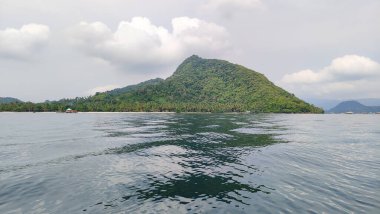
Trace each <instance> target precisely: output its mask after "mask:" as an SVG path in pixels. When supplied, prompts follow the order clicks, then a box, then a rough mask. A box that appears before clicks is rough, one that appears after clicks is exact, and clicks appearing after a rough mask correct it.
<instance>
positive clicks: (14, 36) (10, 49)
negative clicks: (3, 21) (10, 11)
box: [0, 24, 50, 59]
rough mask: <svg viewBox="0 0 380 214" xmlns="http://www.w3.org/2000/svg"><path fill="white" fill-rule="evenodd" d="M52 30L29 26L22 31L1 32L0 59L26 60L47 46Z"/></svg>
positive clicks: (10, 29) (7, 29)
mask: <svg viewBox="0 0 380 214" xmlns="http://www.w3.org/2000/svg"><path fill="white" fill-rule="evenodd" d="M49 34H50V30H49V27H48V26H46V25H41V24H27V25H23V26H22V27H21V28H20V29H15V28H6V29H5V30H0V57H1V56H3V57H9V58H17V59H25V58H27V57H30V56H31V55H32V54H34V53H35V51H38V50H39V49H40V48H41V47H43V46H44V45H46V43H47V42H48V40H49Z"/></svg>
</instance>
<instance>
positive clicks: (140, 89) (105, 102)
mask: <svg viewBox="0 0 380 214" xmlns="http://www.w3.org/2000/svg"><path fill="white" fill-rule="evenodd" d="M68 107H70V108H72V109H76V110H78V111H175V112H245V111H251V112H282V113H309V112H310V113H322V112H323V110H322V109H320V108H317V107H315V106H313V105H310V104H308V103H306V102H304V101H302V100H300V99H298V98H297V97H295V96H294V95H293V94H290V93H288V92H286V91H285V90H283V89H281V88H280V87H277V86H276V85H274V84H273V83H272V82H270V81H269V80H268V79H267V78H266V77H265V76H264V75H263V74H260V73H257V72H255V71H252V70H249V69H247V68H245V67H243V66H240V65H236V64H232V63H229V62H227V61H223V60H216V59H202V58H200V57H198V56H195V55H194V56H191V57H189V58H188V59H186V60H185V61H184V62H183V63H182V64H181V65H180V66H179V67H178V68H177V70H176V71H175V72H174V74H173V75H172V76H171V77H169V78H167V79H166V80H162V79H154V80H149V81H146V82H143V83H140V84H138V85H134V86H127V87H125V88H121V89H115V90H113V91H109V92H105V93H97V94H96V95H94V96H91V97H87V98H76V99H63V100H60V101H55V102H45V103H37V104H33V103H23V104H17V103H13V104H6V105H0V111H63V110H65V109H66V108H68Z"/></svg>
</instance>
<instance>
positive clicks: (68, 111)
mask: <svg viewBox="0 0 380 214" xmlns="http://www.w3.org/2000/svg"><path fill="white" fill-rule="evenodd" d="M65 113H78V111H77V110H73V109H71V108H68V109H66V111H65Z"/></svg>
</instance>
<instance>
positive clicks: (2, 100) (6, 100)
mask: <svg viewBox="0 0 380 214" xmlns="http://www.w3.org/2000/svg"><path fill="white" fill-rule="evenodd" d="M21 102H22V101H21V100H19V99H16V98H13V97H0V104H1V103H21Z"/></svg>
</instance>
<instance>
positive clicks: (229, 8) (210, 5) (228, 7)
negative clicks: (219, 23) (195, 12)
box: [201, 0, 264, 17]
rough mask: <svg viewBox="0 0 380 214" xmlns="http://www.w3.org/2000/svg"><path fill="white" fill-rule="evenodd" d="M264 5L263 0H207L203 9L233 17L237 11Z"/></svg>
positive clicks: (249, 9)
mask: <svg viewBox="0 0 380 214" xmlns="http://www.w3.org/2000/svg"><path fill="white" fill-rule="evenodd" d="M263 7H264V4H263V3H262V2H261V0H207V1H206V2H205V3H204V4H202V5H201V9H202V10H204V11H205V12H218V13H221V14H222V15H223V16H225V17H231V16H232V15H233V14H234V13H236V12H242V11H251V10H253V9H258V8H263Z"/></svg>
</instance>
